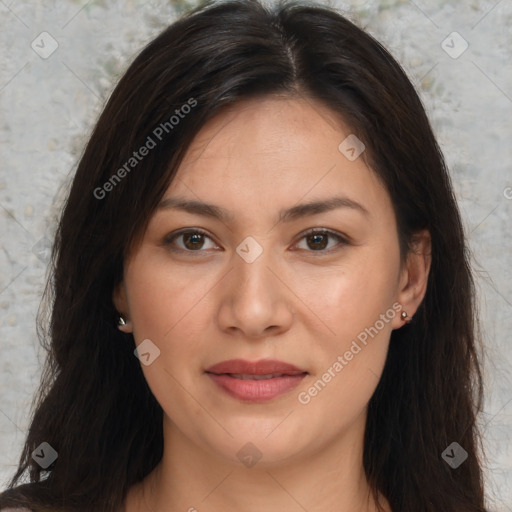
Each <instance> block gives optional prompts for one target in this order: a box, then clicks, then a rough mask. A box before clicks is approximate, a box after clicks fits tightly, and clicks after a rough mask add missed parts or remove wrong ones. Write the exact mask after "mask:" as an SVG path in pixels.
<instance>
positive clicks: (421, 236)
mask: <svg viewBox="0 0 512 512" xmlns="http://www.w3.org/2000/svg"><path fill="white" fill-rule="evenodd" d="M431 249H432V242H431V236H430V232H429V231H428V230H426V229H423V230H421V231H418V232H417V233H415V234H414V237H413V240H412V247H411V250H410V252H409V254H408V255H407V262H406V265H405V268H404V269H403V273H402V275H401V279H400V286H399V290H398V297H397V301H398V302H399V303H400V304H401V306H402V309H403V311H402V314H401V315H400V318H398V321H397V322H396V324H397V325H394V326H393V327H394V328H399V327H402V326H403V325H404V323H409V322H410V321H411V319H412V317H413V316H414V314H415V313H416V310H417V309H418V307H419V305H420V304H421V302H422V300H423V298H424V297H425V294H426V292H427V283H428V276H429V273H430V265H431V262H432V250H431ZM404 312H406V313H405V315H404V314H403V313H404Z"/></svg>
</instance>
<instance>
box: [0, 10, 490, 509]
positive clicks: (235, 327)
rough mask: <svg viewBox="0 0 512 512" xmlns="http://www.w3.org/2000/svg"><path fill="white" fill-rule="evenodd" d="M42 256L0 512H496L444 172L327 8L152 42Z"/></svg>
mask: <svg viewBox="0 0 512 512" xmlns="http://www.w3.org/2000/svg"><path fill="white" fill-rule="evenodd" d="M53 262H54V267H53V280H52V282H51V288H50V289H51V292H52V299H53V304H52V312H51V323H50V334H49V337H50V342H49V354H48V361H47V365H46V371H45V373H44V378H43V381H42V384H41V393H40V397H39V401H38V404H37V408H36V410H35V414H34V417H33V420H32V423H31V427H30V430H29V433H28V437H27V440H26V444H25V447H24V451H23V454H22V457H21V460H20V464H19V467H18V470H17V472H16V474H15V475H14V477H13V479H12V481H11V483H10V485H9V489H7V490H6V491H5V492H4V493H3V494H2V495H1V496H0V507H10V508H15V507H25V508H26V509H29V510H34V511H37V512H43V511H44V512H46V511H52V512H53V511H85V510H87V511H91V510H94V511H105V512H107V511H108V512H142V511H147V512H161V511H172V512H174V511H178V510H188V511H190V512H191V511H196V510H197V511H219V510H239V511H244V512H245V511H247V512H248V511H251V512H252V511H256V510H258V511H259V510H265V511H270V512H272V511H274V510H280V511H281V510H286V511H295V510H297V511H299V510H308V511H310V512H314V511H317V510H330V511H334V510H336V511H337V510H340V511H353V510H357V511H365V512H370V511H371V512H375V511H381V512H382V511H385V512H391V511H392V512H405V511H415V512H416V511H417V512H434V511H436V512H437V511H439V510H443V511H444V512H462V511H464V512H470V511H471V512H477V511H478V512H484V511H485V510H486V508H485V505H484V490H483V484H482V474H481V465H480V464H481V463H480V455H479V453H480V452H479V445H478V432H477V429H476V425H475V417H476V414H477V413H478V411H479V410H480V403H481V389H482V386H481V376H480V367H479V361H478V358H477V341H478V336H477V330H476V325H477V324H476V312H475V309H474V290H473V281H472V276H471V272H470V267H469V263H468V257H467V248H466V243H465V240H464V234H463V229H462V225H461V219H460V216H459V212H458V209H457V205H456V202H455V199H454V195H453V192H452V188H451V184H450V180H449V176H448V173H447V170H446V167H445V164H444V161H443V157H442V154H441V152H440V150H439V147H438V145H437V143H436V141H435V138H434V136H433V133H432V130H431V128H430V125H429V122H428V120H427V117H426V115H425V112H424V109H423V107H422V104H421V102H420V100H419V98H418V96H417V94H416V92H415V91H414V88H413V86H412V85H411V83H410V81H409V80H408V78H407V77H406V75H405V73H404V72H403V70H402V69H401V68H400V66H399V65H398V64H397V62H396V61H395V60H394V59H393V58H392V57H391V56H390V55H389V53H388V52H387V51H386V50H385V49H384V48H383V47H382V46H381V45H380V44H379V43H378V42H376V41H375V40H374V39H373V38H372V37H370V36H369V35H368V34H366V33H365V32H363V31H362V30H361V29H359V28H357V27H356V26H355V25H354V24H352V23H351V22H349V21H348V20H347V19H345V18H344V17H342V16H341V15H340V14H339V13H337V12H336V11H335V10H333V9H330V8H327V7H323V6H321V5H315V4H306V3H295V2H289V3H281V4H279V5H277V6H275V7H274V8H272V9H270V8H266V7H264V6H262V5H261V4H260V3H258V2H257V1H255V0H240V1H238V0H235V1H231V2H222V3H209V4H206V5H203V6H202V7H199V8H197V9H195V10H194V11H192V12H190V13H188V14H187V15H185V16H184V17H182V18H181V19H180V20H178V21H177V22H176V23H174V24H173V25H171V26H170V27H169V28H168V29H166V30H165V31H164V32H163V33H162V34H161V35H159V36H158V37H157V38H156V39H155V40H154V41H153V42H151V43H150V44H149V45H148V46H147V48H145V49H144V50H143V51H142V53H141V54H140V55H139V56H138V57H137V58H136V59H135V61H134V62H133V64H132V65H131V66H130V67H129V69H128V71H127V72H126V74H125V75H124V77H123V78H122V79H121V81H120V82H119V84H118V85H117V87H116V89H115V90H114V92H113V94H112V97H111V98H110V100H109V102H108V104H107V106H106V108H105V110H104V112H103V113H102V115H101V117H100V119H99V121H98V123H97V125H96V128H95V130H94V132H93V134H92V136H91V139H90V141H89V143H88V145H87V147H86V150H85V152H84V154H83V156H82V159H81V161H80V164H79V167H78V170H77V173H76V176H75V178H74V182H73V185H72V188H71V191H70V194H69V198H68V200H67V203H66V205H65V208H64V210H63V213H62V217H61V220H60V224H59V228H58V232H57V236H56V240H55V246H54V251H53ZM25 472H28V473H29V476H30V483H28V484H23V485H17V484H20V479H21V477H22V475H23V474H24V473H25Z"/></svg>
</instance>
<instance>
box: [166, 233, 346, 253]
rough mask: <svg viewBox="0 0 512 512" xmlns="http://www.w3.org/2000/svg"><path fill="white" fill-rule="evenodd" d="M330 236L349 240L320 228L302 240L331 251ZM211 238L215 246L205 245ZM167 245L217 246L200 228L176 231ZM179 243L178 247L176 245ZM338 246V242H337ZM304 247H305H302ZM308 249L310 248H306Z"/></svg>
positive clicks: (188, 249) (182, 248)
mask: <svg viewBox="0 0 512 512" xmlns="http://www.w3.org/2000/svg"><path fill="white" fill-rule="evenodd" d="M329 238H331V239H333V238H334V239H335V240H337V241H338V244H337V245H346V244H347V243H348V242H347V240H346V239H345V238H344V237H342V236H341V235H338V234H337V233H334V232H333V231H329V230H325V229H324V230H320V229H314V230H310V231H308V232H307V233H305V234H303V235H302V237H301V238H300V240H301V241H302V240H305V241H306V245H307V247H308V248H309V249H311V251H309V252H329V251H330V250H331V249H332V246H331V247H329V248H328V249H327V250H325V249H326V247H327V246H328V245H329ZM206 239H208V240H210V242H211V244H212V246H213V247H205V240H206ZM177 240H181V241H182V243H181V244H176V241H177ZM164 243H165V245H168V246H171V247H172V246H174V247H172V249H173V250H177V251H185V252H202V251H201V249H213V248H215V247H217V246H216V245H215V244H214V243H213V241H212V239H211V238H210V236H208V234H207V233H206V232H205V231H202V230H200V229H189V230H186V231H181V232H178V233H175V234H173V235H171V236H169V237H166V239H165V240H164ZM175 245H177V247H176V246H175ZM335 246H336V244H335ZM299 248H300V247H299ZM300 249H304V248H300ZM305 250H308V249H305Z"/></svg>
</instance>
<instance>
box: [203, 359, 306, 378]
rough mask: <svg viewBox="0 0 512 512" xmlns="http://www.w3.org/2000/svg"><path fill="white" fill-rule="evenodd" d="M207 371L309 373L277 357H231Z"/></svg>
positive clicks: (255, 373)
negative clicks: (253, 359)
mask: <svg viewBox="0 0 512 512" xmlns="http://www.w3.org/2000/svg"><path fill="white" fill-rule="evenodd" d="M206 372H207V373H215V374H217V375H221V374H223V373H227V374H231V375H236V376H239V375H253V376H268V375H270V376H280V375H299V374H301V373H307V372H305V371H304V370H301V369H300V368H297V366H294V365H293V364H289V363H285V362H283V361H278V360H276V359H261V360H260V361H246V360H245V359H230V360H229V361H222V362H221V363H217V364H215V365H213V366H211V367H210V368H208V369H207V370H206Z"/></svg>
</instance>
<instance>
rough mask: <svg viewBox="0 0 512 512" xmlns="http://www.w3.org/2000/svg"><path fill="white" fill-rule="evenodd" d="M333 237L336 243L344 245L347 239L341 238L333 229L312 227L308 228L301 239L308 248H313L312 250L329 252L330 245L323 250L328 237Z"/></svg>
mask: <svg viewBox="0 0 512 512" xmlns="http://www.w3.org/2000/svg"><path fill="white" fill-rule="evenodd" d="M329 238H334V239H336V240H337V241H338V245H345V244H347V243H348V242H347V240H346V239H345V238H343V237H342V236H341V235H338V234H337V233H334V232H333V231H329V230H325V229H324V230H319V229H314V230H310V231H308V232H307V233H305V234H304V235H303V236H302V238H301V240H306V244H307V246H308V247H309V248H312V249H313V252H322V251H323V252H329V251H330V250H331V249H332V247H330V248H329V249H328V250H326V251H324V249H325V248H326V247H327V245H328V244H329V242H328V239H329Z"/></svg>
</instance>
